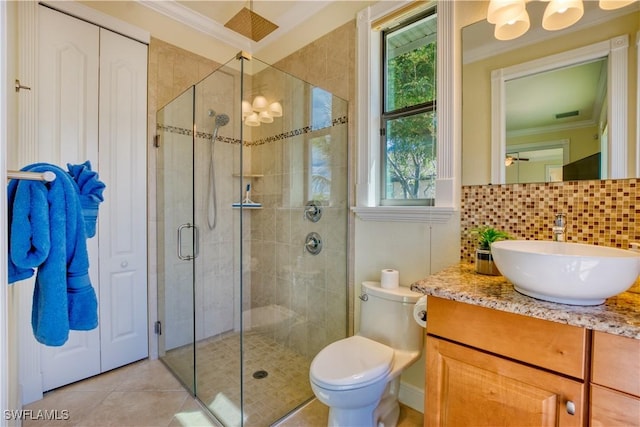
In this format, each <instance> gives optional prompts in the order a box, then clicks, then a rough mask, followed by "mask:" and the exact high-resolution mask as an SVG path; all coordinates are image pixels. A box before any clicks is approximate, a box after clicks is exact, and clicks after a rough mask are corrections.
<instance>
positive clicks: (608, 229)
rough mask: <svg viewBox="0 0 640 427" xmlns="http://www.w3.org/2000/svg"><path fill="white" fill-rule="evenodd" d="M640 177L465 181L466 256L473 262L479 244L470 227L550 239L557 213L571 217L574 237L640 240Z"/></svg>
mask: <svg viewBox="0 0 640 427" xmlns="http://www.w3.org/2000/svg"><path fill="white" fill-rule="evenodd" d="M639 182H640V180H639V179H635V178H633V179H614V180H602V181H569V182H557V183H540V184H507V185H483V186H463V187H462V204H461V210H462V212H461V224H460V225H461V240H462V241H461V245H460V247H461V254H460V258H461V260H462V261H466V262H472V261H473V259H474V254H475V249H476V244H475V241H474V239H473V238H472V236H470V231H471V230H473V229H474V228H475V227H478V226H481V225H490V226H492V227H496V228H498V229H502V230H505V231H507V232H509V233H510V234H511V235H512V236H513V237H514V238H516V239H528V240H531V239H537V240H551V238H552V236H551V227H552V224H553V220H554V218H555V214H556V213H564V214H566V218H567V231H566V235H565V238H566V240H567V241H569V242H580V243H590V244H595V245H602V246H612V247H618V248H625V249H626V248H629V243H630V242H636V241H639V242H640V227H639V226H638V225H637V218H638V215H639V214H640V190H638V183H639Z"/></svg>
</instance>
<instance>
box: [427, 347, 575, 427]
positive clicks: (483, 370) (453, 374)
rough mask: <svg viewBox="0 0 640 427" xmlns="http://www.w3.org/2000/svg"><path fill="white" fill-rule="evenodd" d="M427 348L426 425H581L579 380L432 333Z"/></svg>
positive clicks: (477, 426)
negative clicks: (455, 342) (442, 338)
mask: <svg viewBox="0 0 640 427" xmlns="http://www.w3.org/2000/svg"><path fill="white" fill-rule="evenodd" d="M426 351H427V372H428V375H427V384H426V399H425V420H426V422H425V425H428V426H470V425H473V426H476V427H480V426H487V427H489V426H496V425H500V426H514V427H515V426H517V427H524V426H580V425H583V420H584V408H583V407H582V402H583V401H584V399H583V395H584V384H583V383H581V382H579V381H575V380H571V379H568V378H565V377H561V376H559V375H555V374H552V373H549V372H547V371H543V370H540V369H536V368H533V367H530V366H527V365H523V364H520V363H517V362H514V361H511V360H508V359H504V358H501V357H498V356H495V355H492V354H488V353H485V352H482V351H479V350H474V349H472V348H469V347H465V346H461V345H458V344H454V343H452V342H449V341H445V340H441V339H438V338H434V337H431V336H427V349H426ZM570 412H573V414H571V413H570Z"/></svg>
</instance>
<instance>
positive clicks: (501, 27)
mask: <svg viewBox="0 0 640 427" xmlns="http://www.w3.org/2000/svg"><path fill="white" fill-rule="evenodd" d="M529 26H530V22H529V14H528V13H527V11H526V10H524V11H523V12H522V13H521V14H520V15H518V16H517V17H515V18H514V19H512V20H510V21H505V22H497V23H496V28H495V30H494V33H493V34H494V36H495V38H496V39H498V40H512V39H515V38H518V37H520V36H521V35H523V34H524V33H526V32H527V31H528V30H529Z"/></svg>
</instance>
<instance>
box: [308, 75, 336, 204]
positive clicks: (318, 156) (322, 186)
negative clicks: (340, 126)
mask: <svg viewBox="0 0 640 427" xmlns="http://www.w3.org/2000/svg"><path fill="white" fill-rule="evenodd" d="M332 108H333V105H332V95H331V93H329V92H327V91H326V90H324V89H321V88H319V87H314V88H313V89H312V90H311V123H312V127H313V130H314V132H315V131H319V132H315V133H314V136H313V137H312V138H310V139H309V164H310V167H309V177H308V191H307V199H308V200H314V201H316V202H321V203H325V204H328V203H329V200H330V199H331V115H332ZM316 134H317V136H316Z"/></svg>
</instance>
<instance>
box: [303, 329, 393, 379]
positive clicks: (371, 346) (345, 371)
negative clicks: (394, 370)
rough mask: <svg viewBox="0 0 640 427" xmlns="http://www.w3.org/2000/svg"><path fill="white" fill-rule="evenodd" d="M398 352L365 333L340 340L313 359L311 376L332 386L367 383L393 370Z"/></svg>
mask: <svg viewBox="0 0 640 427" xmlns="http://www.w3.org/2000/svg"><path fill="white" fill-rule="evenodd" d="M393 354H394V351H393V349H392V348H391V347H388V346H386V345H384V344H380V343H379V342H376V341H373V340H370V339H368V338H365V337H361V336H358V335H356V336H353V337H349V338H345V339H342V340H340V341H336V342H334V343H332V344H329V345H328V346H327V347H325V348H324V349H322V350H321V351H320V353H318V354H317V356H316V357H315V358H314V359H313V362H311V369H310V372H311V377H312V379H313V380H314V381H315V382H316V383H318V384H319V385H324V386H326V387H328V388H331V387H339V386H355V387H357V386H358V385H364V383H368V382H372V381H373V380H375V379H377V378H379V377H380V376H383V375H386V374H388V373H389V371H391V365H392V363H393Z"/></svg>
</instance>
